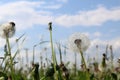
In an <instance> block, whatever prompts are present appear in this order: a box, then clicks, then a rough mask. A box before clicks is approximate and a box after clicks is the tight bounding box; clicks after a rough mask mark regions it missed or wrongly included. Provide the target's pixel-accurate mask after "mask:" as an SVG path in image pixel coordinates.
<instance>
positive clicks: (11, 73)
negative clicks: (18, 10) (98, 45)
mask: <svg viewBox="0 0 120 80" xmlns="http://www.w3.org/2000/svg"><path fill="white" fill-rule="evenodd" d="M49 31H50V44H51V47H50V49H51V53H52V55H51V56H52V61H51V62H49V61H48V58H47V57H46V63H45V65H43V60H42V59H40V60H41V61H40V62H41V65H39V63H35V62H34V59H35V56H34V54H35V51H34V50H35V49H33V62H34V63H32V66H27V70H24V67H21V68H15V64H16V63H17V62H15V59H16V58H17V57H16V55H19V52H20V49H19V45H18V46H17V48H18V49H17V50H16V52H15V55H14V56H12V55H11V54H12V53H11V46H10V43H9V38H6V43H7V44H6V46H5V47H4V48H5V53H4V54H5V56H4V57H3V58H2V57H1V58H0V59H1V60H2V63H1V65H0V80H8V79H9V80H120V78H119V75H120V70H119V69H120V68H119V67H118V70H117V68H115V67H114V65H113V49H112V47H110V50H111V51H110V52H111V65H112V68H109V69H106V67H107V66H104V67H103V68H104V69H105V70H104V71H100V70H99V68H98V65H100V64H99V63H96V62H92V63H93V65H92V68H93V69H94V70H92V68H91V67H87V64H86V62H85V61H86V60H85V58H84V56H83V52H82V51H81V50H80V55H81V57H82V61H83V63H84V65H83V66H84V67H85V70H84V67H82V68H81V69H77V68H76V65H80V64H77V62H76V61H75V66H73V67H68V66H69V63H71V62H66V61H64V60H63V57H62V55H63V54H64V56H66V54H67V52H66V48H64V50H63V49H62V47H61V46H62V44H60V43H57V48H58V50H57V51H58V52H57V51H55V49H54V46H53V45H54V43H53V40H52V23H49ZM21 38H22V37H21ZM24 40H25V38H24V39H23V40H22V43H23V42H24ZM44 42H48V41H43V42H41V43H39V44H42V43H44ZM16 44H18V40H17V43H16ZM21 45H22V44H21ZM56 53H59V55H60V63H59V64H58V61H57V59H56ZM107 54H108V53H107ZM46 56H47V54H46ZM7 57H9V58H8V59H7ZM42 57H43V56H42ZM75 57H76V56H75ZM103 59H104V64H106V63H105V57H103ZM18 63H22V62H21V60H20V61H18ZM101 63H102V62H101ZM17 65H19V64H17ZM27 65H29V63H28V64H27ZM19 66H21V65H19ZM115 69H116V70H115Z"/></svg>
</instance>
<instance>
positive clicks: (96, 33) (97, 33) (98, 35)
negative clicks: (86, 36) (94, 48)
mask: <svg viewBox="0 0 120 80" xmlns="http://www.w3.org/2000/svg"><path fill="white" fill-rule="evenodd" d="M93 35H94V36H95V37H100V36H101V35H102V34H101V33H100V32H95V33H94V34H93Z"/></svg>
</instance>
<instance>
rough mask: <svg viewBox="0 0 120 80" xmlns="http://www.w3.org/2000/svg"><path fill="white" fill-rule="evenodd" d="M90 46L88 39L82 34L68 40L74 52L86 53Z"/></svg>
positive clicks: (75, 34)
mask: <svg viewBox="0 0 120 80" xmlns="http://www.w3.org/2000/svg"><path fill="white" fill-rule="evenodd" d="M89 45H90V40H89V39H88V37H87V36H86V35H84V34H81V33H74V34H72V35H71V36H70V38H69V40H68V47H69V49H71V50H72V51H74V52H79V50H81V51H86V50H87V49H88V47H89Z"/></svg>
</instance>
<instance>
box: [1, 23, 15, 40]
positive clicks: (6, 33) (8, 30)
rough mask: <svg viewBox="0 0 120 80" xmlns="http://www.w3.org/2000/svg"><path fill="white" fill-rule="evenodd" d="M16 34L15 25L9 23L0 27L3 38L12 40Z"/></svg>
mask: <svg viewBox="0 0 120 80" xmlns="http://www.w3.org/2000/svg"><path fill="white" fill-rule="evenodd" d="M14 34H15V23H14V22H8V23H4V24H2V25H0V36H1V37H2V38H6V37H8V38H11V37H12V36H13V35H14Z"/></svg>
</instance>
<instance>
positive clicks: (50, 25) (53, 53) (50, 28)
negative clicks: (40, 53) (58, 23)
mask: <svg viewBox="0 0 120 80" xmlns="http://www.w3.org/2000/svg"><path fill="white" fill-rule="evenodd" d="M49 31H50V43H51V50H52V60H53V66H54V72H55V78H56V80H58V76H57V73H56V71H57V70H56V56H55V52H54V48H53V41H52V23H51V22H50V23H49Z"/></svg>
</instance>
